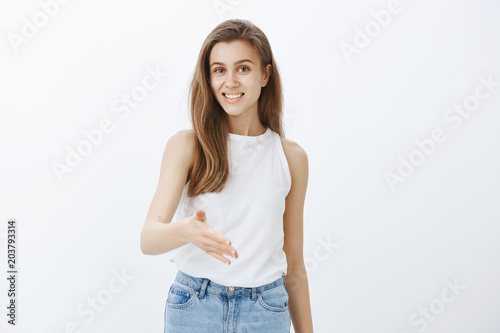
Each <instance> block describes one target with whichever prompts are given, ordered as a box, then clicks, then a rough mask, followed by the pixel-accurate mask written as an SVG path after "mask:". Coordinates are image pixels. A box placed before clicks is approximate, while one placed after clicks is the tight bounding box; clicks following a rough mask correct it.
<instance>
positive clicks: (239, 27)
mask: <svg viewBox="0 0 500 333" xmlns="http://www.w3.org/2000/svg"><path fill="white" fill-rule="evenodd" d="M235 40H243V41H248V42H250V43H252V45H253V46H254V47H255V49H256V50H257V52H258V54H259V57H260V60H261V65H262V71H265V68H266V66H267V65H268V64H271V66H272V68H271V75H270V77H269V81H268V83H267V85H266V86H265V87H263V88H262V90H261V93H260V96H259V100H258V115H259V119H260V122H261V123H262V124H263V125H264V126H266V127H269V128H270V129H271V130H273V131H274V132H276V133H278V134H279V135H280V136H281V137H284V132H283V126H282V105H283V93H282V87H281V79H280V75H279V72H278V66H277V64H276V61H275V60H274V57H273V52H272V50H271V46H270V44H269V41H268V39H267V37H266V35H265V34H264V32H262V30H260V29H259V28H258V27H257V26H255V25H254V24H253V23H251V22H249V21H247V20H241V19H232V20H227V21H224V22H222V23H220V24H219V25H218V26H217V27H215V28H214V29H213V30H212V31H211V32H210V34H209V35H208V36H207V38H206V39H205V41H204V42H203V45H202V47H201V50H200V54H199V57H198V62H197V64H196V68H195V71H194V75H193V79H192V81H191V86H190V88H189V94H190V98H189V100H190V103H189V104H190V105H189V107H190V110H191V122H192V125H193V130H194V133H195V135H196V154H195V159H194V165H193V168H192V169H191V170H190V172H189V175H188V179H190V184H189V187H188V192H187V195H188V197H192V196H195V195H198V194H202V193H205V192H220V191H221V190H222V189H223V188H224V186H225V184H226V183H227V181H228V177H229V161H228V138H229V121H228V115H227V113H226V112H225V111H224V109H222V107H221V106H220V104H219V102H218V101H217V99H216V98H215V96H214V94H213V92H212V90H211V88H210V71H209V58H210V52H211V51H212V48H213V47H214V45H215V44H216V43H219V42H232V41H235Z"/></svg>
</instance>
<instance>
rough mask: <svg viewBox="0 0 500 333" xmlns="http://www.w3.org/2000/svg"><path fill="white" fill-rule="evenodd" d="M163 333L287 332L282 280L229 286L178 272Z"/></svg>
mask: <svg viewBox="0 0 500 333" xmlns="http://www.w3.org/2000/svg"><path fill="white" fill-rule="evenodd" d="M164 325H165V326H164V327H165V329H164V333H236V332H238V333H255V332H259V333H267V332H269V333H289V332H290V325H291V320H290V312H289V311H288V292H287V290H286V289H285V279H284V278H283V276H282V277H280V278H279V279H277V280H275V281H273V282H271V283H268V284H265V285H262V286H259V287H255V288H243V287H232V286H231V287H229V286H224V285H221V284H217V283H215V282H212V281H211V280H209V279H205V278H197V277H193V276H191V275H188V274H185V273H184V272H181V271H180V270H179V271H178V272H177V275H176V277H175V281H174V283H173V284H172V285H171V286H170V289H169V291H168V296H167V301H166V304H165V315H164Z"/></svg>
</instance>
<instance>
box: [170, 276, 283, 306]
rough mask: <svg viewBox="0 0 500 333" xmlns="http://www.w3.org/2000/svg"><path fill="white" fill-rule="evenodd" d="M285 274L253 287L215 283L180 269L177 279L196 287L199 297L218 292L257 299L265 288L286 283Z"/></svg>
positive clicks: (218, 293) (224, 294)
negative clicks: (250, 296) (248, 295)
mask: <svg viewBox="0 0 500 333" xmlns="http://www.w3.org/2000/svg"><path fill="white" fill-rule="evenodd" d="M284 275H285V274H283V275H282V276H281V277H279V278H278V279H276V280H274V281H273V282H270V283H268V284H264V285H262V286H259V287H252V288H250V287H237V286H224V285H222V284H218V283H215V282H213V281H212V280H209V279H207V278H198V277H194V276H191V275H188V274H186V273H184V272H182V271H180V270H179V271H177V275H176V277H175V281H177V282H179V283H181V284H183V285H185V286H188V287H190V288H192V289H194V290H195V291H196V292H197V294H198V297H200V298H203V297H204V296H205V293H210V294H216V295H220V296H227V297H233V296H241V295H247V294H252V299H253V300H255V299H257V296H258V295H259V294H260V293H261V292H262V291H264V290H268V289H271V288H275V287H277V286H279V285H282V284H283V285H286V283H285V278H284V277H283V276H284Z"/></svg>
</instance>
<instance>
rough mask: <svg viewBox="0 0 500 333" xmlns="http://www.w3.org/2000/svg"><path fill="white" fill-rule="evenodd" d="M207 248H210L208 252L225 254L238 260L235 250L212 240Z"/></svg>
mask: <svg viewBox="0 0 500 333" xmlns="http://www.w3.org/2000/svg"><path fill="white" fill-rule="evenodd" d="M207 245H208V247H210V249H209V251H212V252H217V253H220V254H226V255H228V256H232V257H235V258H238V252H237V251H236V249H235V248H234V247H232V246H230V245H227V244H221V243H220V242H216V241H214V240H209V241H208V244H207Z"/></svg>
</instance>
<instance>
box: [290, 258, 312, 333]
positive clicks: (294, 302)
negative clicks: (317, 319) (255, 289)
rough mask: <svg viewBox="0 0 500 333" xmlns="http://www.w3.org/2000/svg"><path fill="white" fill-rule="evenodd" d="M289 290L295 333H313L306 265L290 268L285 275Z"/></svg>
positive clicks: (291, 316)
mask: <svg viewBox="0 0 500 333" xmlns="http://www.w3.org/2000/svg"><path fill="white" fill-rule="evenodd" d="M284 278H285V282H286V290H287V292H288V296H289V300H288V309H289V311H290V318H291V319H292V323H293V328H294V330H295V333H313V323H312V314H311V302H310V300H309V283H308V280H307V272H306V270H305V267H302V268H295V269H293V268H292V269H290V268H289V269H288V272H287V275H285V276H284Z"/></svg>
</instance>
